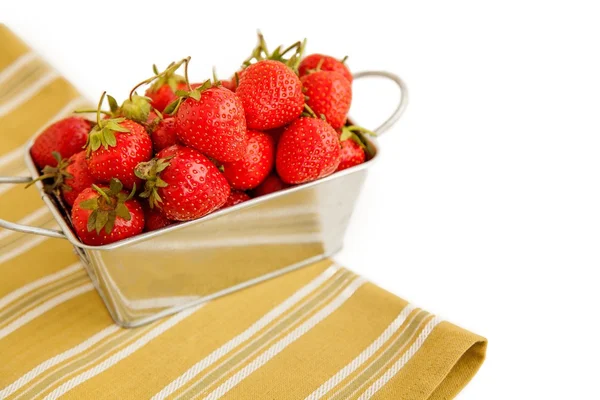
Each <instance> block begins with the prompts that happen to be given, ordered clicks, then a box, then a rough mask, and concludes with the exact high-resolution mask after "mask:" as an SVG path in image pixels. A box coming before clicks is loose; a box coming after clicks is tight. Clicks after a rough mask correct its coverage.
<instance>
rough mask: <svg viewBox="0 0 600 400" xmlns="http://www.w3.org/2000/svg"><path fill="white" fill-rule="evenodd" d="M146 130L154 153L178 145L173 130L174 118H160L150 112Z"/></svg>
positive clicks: (175, 133)
mask: <svg viewBox="0 0 600 400" xmlns="http://www.w3.org/2000/svg"><path fill="white" fill-rule="evenodd" d="M146 130H148V132H149V133H150V139H151V140H152V148H153V149H154V152H155V153H158V152H159V151H161V150H162V149H166V148H167V147H169V146H173V145H174V144H178V143H180V142H179V139H178V138H177V131H176V130H175V118H174V117H166V118H161V117H159V116H158V115H157V114H156V113H155V112H154V111H151V112H150V117H149V118H148V123H147V124H146Z"/></svg>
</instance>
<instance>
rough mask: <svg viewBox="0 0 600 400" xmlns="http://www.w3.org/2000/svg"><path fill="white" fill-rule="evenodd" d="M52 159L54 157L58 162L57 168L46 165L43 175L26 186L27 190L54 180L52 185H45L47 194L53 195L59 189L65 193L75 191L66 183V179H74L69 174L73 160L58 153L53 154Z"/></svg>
mask: <svg viewBox="0 0 600 400" xmlns="http://www.w3.org/2000/svg"><path fill="white" fill-rule="evenodd" d="M52 157H54V159H55V160H56V162H57V165H56V167H51V166H50V165H46V166H45V167H44V168H43V169H42V175H40V176H39V177H37V178H36V179H34V180H32V181H31V182H29V183H28V184H27V185H25V188H26V189H27V188H28V187H30V186H31V185H33V184H34V183H36V182H39V181H44V180H46V179H52V180H53V182H52V184H48V185H44V190H46V192H47V193H53V192H55V191H57V190H59V189H60V190H64V191H65V192H70V191H71V190H73V189H72V188H71V187H70V186H69V185H65V183H64V182H65V180H66V179H71V178H73V175H71V174H70V173H68V172H67V167H68V166H69V165H70V164H71V160H70V159H68V158H67V159H63V158H62V157H61V155H60V153H59V152H57V151H53V152H52Z"/></svg>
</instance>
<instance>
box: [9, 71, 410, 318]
mask: <svg viewBox="0 0 600 400" xmlns="http://www.w3.org/2000/svg"><path fill="white" fill-rule="evenodd" d="M370 76H373V77H383V78H387V79H390V80H391V81H393V82H395V83H396V84H397V85H398V86H399V88H400V90H401V96H400V101H399V104H398V106H397V108H396V110H395V111H394V113H393V114H392V116H391V117H390V118H388V120H387V121H386V122H385V123H384V124H382V125H381V126H380V127H379V128H377V129H375V132H377V133H379V134H380V133H383V132H384V131H385V130H387V129H389V128H390V127H391V126H392V125H393V124H394V123H395V122H396V121H397V120H398V118H399V117H400V115H401V114H402V112H403V111H404V109H405V107H406V104H407V100H408V98H407V90H406V87H405V85H404V83H403V82H402V80H401V79H400V78H398V77H397V76H395V75H393V74H390V73H388V72H383V71H367V72H362V73H358V74H356V75H355V79H360V78H363V77H370ZM32 143H33V139H32V140H30V142H29V143H28V145H27V147H26V149H27V151H25V161H26V164H27V167H28V169H29V171H30V172H31V177H0V183H27V182H30V181H31V180H32V179H36V178H37V177H38V176H39V172H38V170H37V168H36V166H35V165H34V163H33V160H32V159H31V156H30V152H29V149H30V148H31V145H32ZM369 145H370V146H371V148H372V150H373V151H374V153H375V156H374V157H373V158H371V159H370V160H369V161H367V162H365V163H364V164H361V165H358V166H356V167H353V168H349V169H347V170H344V171H341V172H336V173H334V174H333V175H330V176H328V177H326V178H323V179H320V180H317V181H314V182H310V183H307V184H303V185H299V186H295V187H291V188H289V189H286V190H283V191H280V192H276V193H271V194H269V195H266V196H262V197H258V198H255V199H252V200H249V201H246V202H244V203H241V204H238V205H236V206H233V207H230V208H227V209H224V210H220V211H217V212H214V213H212V214H209V215H207V216H205V217H203V218H200V219H197V220H194V221H189V222H184V223H179V224H176V225H171V226H168V227H166V228H164V229H161V230H158V231H154V232H149V233H144V234H141V235H139V236H135V237H132V238H129V239H126V240H122V241H119V242H116V243H112V244H109V245H105V246H89V245H86V244H83V243H82V242H81V241H80V240H79V239H78V238H77V236H76V234H75V233H74V231H73V229H72V227H71V224H70V223H69V221H68V214H67V213H66V212H65V210H64V208H63V207H61V205H60V204H59V202H58V201H57V199H56V198H55V196H53V195H48V194H46V193H45V192H44V190H43V185H42V183H41V182H37V183H36V184H35V185H36V187H37V188H38V191H39V193H40V195H41V197H42V200H43V201H44V202H45V203H46V205H47V206H48V208H49V209H50V211H51V212H52V215H53V216H54V218H55V219H56V221H57V223H58V225H59V227H60V230H50V229H44V228H37V227H30V226H25V225H19V224H15V223H10V222H7V221H5V220H1V219H0V227H3V228H6V229H11V230H15V231H19V232H25V233H33V234H38V235H45V236H50V237H55V238H61V239H66V240H68V241H69V242H71V244H72V245H73V246H74V248H75V251H76V252H77V253H78V254H79V256H80V258H81V260H82V263H83V265H84V266H85V268H86V270H87V272H88V274H89V276H90V278H91V279H92V281H93V283H94V285H95V287H96V289H97V290H98V292H99V293H100V296H101V297H102V299H103V300H104V303H105V304H106V307H107V308H108V310H109V312H110V314H111V316H112V318H113V319H114V321H115V322H116V323H117V324H119V325H120V326H123V327H135V326H139V325H143V324H146V323H148V322H151V321H154V320H155V319H157V318H160V317H163V316H166V315H169V314H172V313H175V312H177V311H180V310H182V309H184V308H186V307H189V306H193V305H196V304H199V303H202V302H205V301H207V300H210V299H213V298H215V297H218V296H222V295H225V294H228V293H231V292H233V291H235V290H239V289H242V288H244V287H247V286H250V285H253V284H255V283H258V282H261V281H264V280H266V279H270V278H273V277H275V276H278V275H281V274H283V273H286V272H289V271H292V270H294V269H297V268H300V267H302V266H305V265H309V264H311V263H313V262H315V261H318V260H320V259H323V258H325V257H328V256H331V255H332V254H334V253H336V252H337V251H338V250H340V249H341V247H342V242H343V238H344V234H345V231H346V228H347V226H348V223H349V220H350V216H351V214H352V211H353V208H354V204H355V201H356V199H357V197H358V195H359V193H360V189H361V187H362V184H363V182H364V180H365V178H366V175H367V170H368V168H369V167H370V166H371V165H372V164H373V163H374V162H375V161H376V160H377V158H378V147H377V144H376V143H375V141H370V143H369Z"/></svg>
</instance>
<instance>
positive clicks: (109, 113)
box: [73, 109, 112, 115]
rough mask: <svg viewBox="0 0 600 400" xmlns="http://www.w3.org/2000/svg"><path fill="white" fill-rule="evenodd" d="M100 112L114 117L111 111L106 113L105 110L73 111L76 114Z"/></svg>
mask: <svg viewBox="0 0 600 400" xmlns="http://www.w3.org/2000/svg"><path fill="white" fill-rule="evenodd" d="M98 111H100V113H101V114H104V115H112V113H111V112H110V111H104V110H97V109H96V110H92V109H78V110H75V111H73V112H74V113H75V114H92V113H94V114H96V113H97V112H98Z"/></svg>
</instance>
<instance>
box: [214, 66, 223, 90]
mask: <svg viewBox="0 0 600 400" xmlns="http://www.w3.org/2000/svg"><path fill="white" fill-rule="evenodd" d="M212 78H213V86H219V85H220V84H221V81H220V80H219V78H217V67H215V66H213V68H212Z"/></svg>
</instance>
